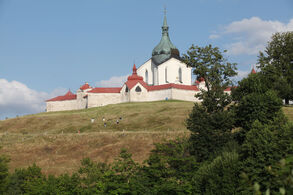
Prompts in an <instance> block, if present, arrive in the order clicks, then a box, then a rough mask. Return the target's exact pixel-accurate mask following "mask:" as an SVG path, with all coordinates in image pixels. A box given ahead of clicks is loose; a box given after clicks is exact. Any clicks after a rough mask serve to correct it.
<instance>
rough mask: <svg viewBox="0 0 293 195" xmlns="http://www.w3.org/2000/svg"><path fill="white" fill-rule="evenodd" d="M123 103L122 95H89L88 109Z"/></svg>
mask: <svg viewBox="0 0 293 195" xmlns="http://www.w3.org/2000/svg"><path fill="white" fill-rule="evenodd" d="M118 103H121V94H120V93H88V108H92V107H99V106H105V105H108V104H118Z"/></svg>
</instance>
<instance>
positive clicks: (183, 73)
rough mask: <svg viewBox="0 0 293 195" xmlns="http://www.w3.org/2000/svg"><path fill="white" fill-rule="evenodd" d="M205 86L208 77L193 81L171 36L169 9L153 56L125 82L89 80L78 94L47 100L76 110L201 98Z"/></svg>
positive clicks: (59, 107) (58, 107)
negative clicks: (92, 83) (99, 84)
mask: <svg viewBox="0 0 293 195" xmlns="http://www.w3.org/2000/svg"><path fill="white" fill-rule="evenodd" d="M204 88H205V82H204V80H203V79H202V80H200V81H196V82H194V83H193V82H192V68H191V67H187V65H186V64H185V63H183V62H182V61H181V60H180V52H179V50H178V49H177V48H176V47H175V46H174V45H173V43H172V42H171V40H170V37H169V26H168V24H167V17H166V12H165V14H164V20H163V26H162V35H161V40H160V42H159V44H158V45H157V46H155V47H154V49H153V51H152V53H151V58H150V59H148V60H147V61H146V62H145V63H144V64H142V65H141V66H139V67H138V68H137V67H136V65H135V64H134V65H133V69H132V74H131V75H130V76H129V77H128V78H127V81H126V82H125V83H124V84H123V85H122V86H120V87H119V86H117V87H107V88H105V87H91V86H90V85H89V84H88V83H85V84H84V85H82V86H81V87H80V88H79V89H78V90H77V91H76V94H74V93H72V92H71V91H68V92H67V93H66V94H65V95H63V96H58V97H55V98H52V99H49V100H47V101H46V110H47V112H50V111H62V110H75V109H86V108H92V107H99V106H105V105H108V104H117V103H123V102H145V101H159V100H172V99H174V100H184V101H192V102H197V101H199V100H198V99H197V98H196V97H195V94H196V93H199V92H200V89H204Z"/></svg>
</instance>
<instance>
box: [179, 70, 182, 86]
mask: <svg viewBox="0 0 293 195" xmlns="http://www.w3.org/2000/svg"><path fill="white" fill-rule="evenodd" d="M178 74H179V82H180V83H182V69H181V68H179V70H178Z"/></svg>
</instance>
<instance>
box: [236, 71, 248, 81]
mask: <svg viewBox="0 0 293 195" xmlns="http://www.w3.org/2000/svg"><path fill="white" fill-rule="evenodd" d="M237 73H238V74H237V76H236V79H237V80H241V79H243V78H245V77H247V76H248V74H249V73H250V71H242V70H238V71H237Z"/></svg>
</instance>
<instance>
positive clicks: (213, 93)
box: [182, 45, 237, 113]
mask: <svg viewBox="0 0 293 195" xmlns="http://www.w3.org/2000/svg"><path fill="white" fill-rule="evenodd" d="M225 52H226V50H224V51H223V52H221V51H220V50H219V48H218V47H212V46H211V45H208V46H206V47H199V46H194V45H192V46H191V47H190V48H189V50H188V51H187V54H184V55H183V57H182V61H183V62H185V63H186V64H187V66H190V67H192V68H193V74H194V75H196V76H197V79H198V80H199V79H201V78H203V79H204V81H205V86H206V90H205V89H201V93H198V94H196V97H198V98H199V99H201V100H203V101H202V105H203V106H204V107H205V108H206V109H207V112H208V113H212V112H215V111H222V110H223V109H224V108H225V107H226V106H227V105H229V104H230V103H231V98H230V96H229V94H227V93H225V92H224V90H225V89H227V88H228V87H229V86H231V85H232V84H233V83H232V80H231V77H233V76H235V75H237V73H236V71H235V70H236V63H230V62H228V60H227V59H226V58H225V57H224V56H223V53H225Z"/></svg>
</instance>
